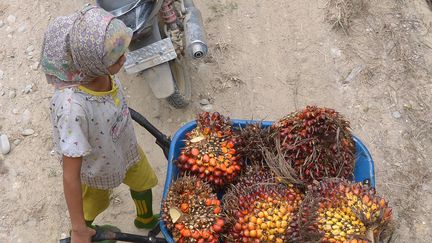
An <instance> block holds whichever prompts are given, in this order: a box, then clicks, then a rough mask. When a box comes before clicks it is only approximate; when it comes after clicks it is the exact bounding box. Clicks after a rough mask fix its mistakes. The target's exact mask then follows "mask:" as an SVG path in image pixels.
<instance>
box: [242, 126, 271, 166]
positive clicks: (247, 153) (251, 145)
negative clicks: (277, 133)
mask: <svg viewBox="0 0 432 243" xmlns="http://www.w3.org/2000/svg"><path fill="white" fill-rule="evenodd" d="M272 142H273V141H272V139H271V130H270V127H262V125H261V123H251V124H247V125H246V126H245V127H244V128H241V129H240V134H239V146H238V153H239V155H240V156H241V157H242V158H243V159H245V160H247V161H249V162H251V163H258V164H259V163H262V162H263V161H264V157H263V153H262V148H263V147H272Z"/></svg>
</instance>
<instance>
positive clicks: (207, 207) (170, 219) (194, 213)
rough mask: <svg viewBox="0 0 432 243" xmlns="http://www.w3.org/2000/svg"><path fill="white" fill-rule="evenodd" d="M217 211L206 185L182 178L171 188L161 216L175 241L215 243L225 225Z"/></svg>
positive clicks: (194, 178)
mask: <svg viewBox="0 0 432 243" xmlns="http://www.w3.org/2000/svg"><path fill="white" fill-rule="evenodd" d="M221 211H222V208H221V202H220V201H219V200H218V199H217V197H216V194H214V193H213V192H212V188H211V186H210V185H209V184H208V183H206V182H203V181H201V180H200V179H199V178H197V177H193V176H184V177H180V178H179V179H177V180H176V181H175V182H173V184H172V185H171V187H170V190H169V192H168V195H167V197H166V199H165V200H164V201H163V202H162V215H161V216H162V220H163V221H164V223H165V225H166V226H167V228H168V230H169V231H170V232H171V234H172V235H173V238H174V240H175V241H176V242H191V243H192V242H214V243H216V242H218V240H219V237H220V234H221V233H222V230H223V227H224V224H225V221H224V218H223V217H222V215H221Z"/></svg>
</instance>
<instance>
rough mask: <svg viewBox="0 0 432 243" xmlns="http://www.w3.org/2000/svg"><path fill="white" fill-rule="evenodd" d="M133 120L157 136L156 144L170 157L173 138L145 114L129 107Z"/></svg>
mask: <svg viewBox="0 0 432 243" xmlns="http://www.w3.org/2000/svg"><path fill="white" fill-rule="evenodd" d="M129 111H130V114H131V117H132V120H134V121H135V122H137V123H138V124H140V125H141V126H142V127H144V128H145V129H146V130H147V131H148V132H149V133H150V134H151V135H153V137H155V138H156V144H157V145H159V147H161V149H162V151H163V153H164V155H165V157H166V158H168V152H169V148H170V145H171V139H169V138H168V137H167V136H166V135H165V134H163V133H162V132H161V131H159V130H158V129H157V128H156V127H155V126H153V124H151V123H150V122H149V121H148V120H147V119H146V118H145V117H144V116H142V115H141V114H140V113H138V112H137V111H135V110H134V109H132V108H129Z"/></svg>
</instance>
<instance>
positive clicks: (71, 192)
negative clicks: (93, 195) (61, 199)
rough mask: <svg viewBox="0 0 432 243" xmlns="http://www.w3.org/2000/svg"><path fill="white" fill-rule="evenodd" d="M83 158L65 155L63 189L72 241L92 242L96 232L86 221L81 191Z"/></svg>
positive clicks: (73, 242) (80, 242)
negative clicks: (70, 224) (70, 225)
mask: <svg viewBox="0 0 432 243" xmlns="http://www.w3.org/2000/svg"><path fill="white" fill-rule="evenodd" d="M81 164H82V158H81V157H79V158H72V157H66V156H63V189H64V194H65V198H66V204H67V206H68V210H69V215H70V219H71V223H72V243H75V242H76V243H78V242H79V243H90V242H91V237H92V236H93V235H94V234H95V231H94V230H93V229H90V228H88V227H87V226H86V223H85V221H84V212H83V202H82V192H81V177H80V175H81Z"/></svg>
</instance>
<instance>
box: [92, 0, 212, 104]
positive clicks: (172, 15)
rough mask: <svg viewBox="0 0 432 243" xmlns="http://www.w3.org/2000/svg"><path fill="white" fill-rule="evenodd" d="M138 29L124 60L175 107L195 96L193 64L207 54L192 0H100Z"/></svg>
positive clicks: (111, 11)
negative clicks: (190, 70)
mask: <svg viewBox="0 0 432 243" xmlns="http://www.w3.org/2000/svg"><path fill="white" fill-rule="evenodd" d="M96 4H97V5H98V6H99V7H101V8H103V9H105V10H106V11H108V12H110V13H111V14H113V15H114V16H115V17H116V18H118V19H120V20H122V21H123V22H124V23H125V24H126V25H127V26H128V27H129V28H131V29H132V30H133V32H134V34H133V37H132V41H131V44H130V46H129V52H128V53H127V55H126V63H125V65H124V68H125V71H126V73H127V74H133V73H139V74H140V75H141V76H142V77H143V78H144V80H147V81H148V82H149V85H150V88H151V90H152V91H153V93H154V95H155V96H156V97H157V98H165V99H166V100H167V101H168V103H169V104H170V105H171V106H173V107H174V108H183V107H186V106H187V105H188V104H189V102H190V99H191V83H190V77H189V72H188V68H189V67H190V65H191V62H192V60H193V59H202V58H203V57H205V56H206V55H207V51H208V47H207V42H206V37H205V31H204V26H203V21H202V17H201V13H200V11H199V10H198V8H196V7H195V5H194V3H193V0H123V1H118V0H97V1H96Z"/></svg>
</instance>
